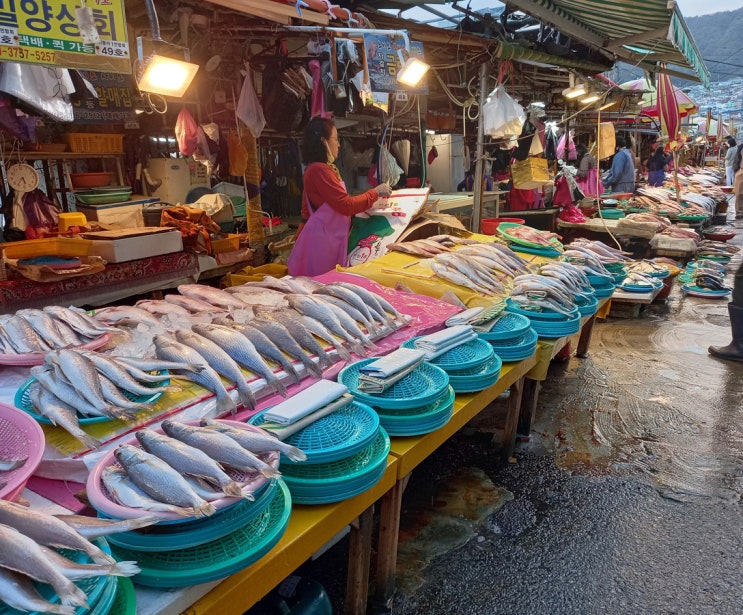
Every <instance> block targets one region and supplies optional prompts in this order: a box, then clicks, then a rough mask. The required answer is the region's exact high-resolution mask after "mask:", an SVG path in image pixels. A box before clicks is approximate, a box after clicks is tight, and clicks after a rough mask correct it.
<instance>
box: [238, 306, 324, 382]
mask: <svg viewBox="0 0 743 615" xmlns="http://www.w3.org/2000/svg"><path fill="white" fill-rule="evenodd" d="M255 313H256V316H259V317H261V318H264V319H268V320H274V321H276V322H278V323H280V324H282V325H284V327H286V330H287V331H288V332H289V334H290V335H291V336H292V337H293V338H294V339H295V340H296V341H297V343H298V344H299V345H300V346H302V348H305V349H306V350H309V351H310V352H311V353H313V354H315V355H317V358H318V359H319V361H320V366H321V367H330V366H331V365H332V364H333V360H332V359H331V358H330V357H329V356H328V355H327V353H326V352H325V349H324V348H323V347H322V346H320V344H319V343H318V342H317V340H316V339H315V338H314V337H312V335H311V334H310V333H309V332H308V331H307V330H306V329H305V328H304V325H302V323H301V322H300V321H299V320H297V319H296V318H295V317H293V316H291V315H290V314H288V313H287V312H286V311H282V310H277V309H270V308H261V307H260V306H257V307H256V308H255ZM251 324H252V321H251ZM282 348H283V346H282Z"/></svg>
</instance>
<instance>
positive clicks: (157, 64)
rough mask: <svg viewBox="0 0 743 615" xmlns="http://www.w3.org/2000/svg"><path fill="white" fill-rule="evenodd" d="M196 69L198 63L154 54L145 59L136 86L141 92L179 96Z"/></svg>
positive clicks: (181, 95)
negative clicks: (144, 64)
mask: <svg viewBox="0 0 743 615" xmlns="http://www.w3.org/2000/svg"><path fill="white" fill-rule="evenodd" d="M198 70H199V65H198V64H192V63H191V62H184V61H182V60H175V59H173V58H168V57H166V56H161V55H157V54H155V55H152V56H150V57H149V59H148V60H147V65H146V67H145V69H144V73H142V76H141V77H140V78H139V79H138V81H137V86H138V87H139V89H140V91H142V92H152V93H153V94H161V95H163V96H175V97H176V98H181V97H183V95H184V94H185V93H186V90H187V89H188V86H189V85H191V81H193V78H194V77H195V76H196V72H197V71H198Z"/></svg>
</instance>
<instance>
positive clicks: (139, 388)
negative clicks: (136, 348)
mask: <svg viewBox="0 0 743 615" xmlns="http://www.w3.org/2000/svg"><path fill="white" fill-rule="evenodd" d="M83 354H84V356H85V358H86V359H88V360H89V361H90V362H91V363H92V364H93V365H94V366H95V368H96V369H97V370H98V372H99V373H101V374H103V375H104V376H106V377H107V378H109V379H110V380H111V381H112V382H114V384H116V386H117V387H119V388H120V389H123V390H125V391H129V392H130V393H134V394H135V395H153V394H154V393H164V392H165V391H166V390H167V388H166V387H146V386H144V385H143V384H140V383H139V382H137V381H136V380H135V379H134V378H133V377H132V376H131V374H130V373H129V372H128V371H127V370H126V369H124V368H123V367H122V366H121V365H119V364H118V363H117V362H116V361H115V360H113V359H110V358H108V357H106V356H104V355H102V354H99V353H97V352H85V353H83Z"/></svg>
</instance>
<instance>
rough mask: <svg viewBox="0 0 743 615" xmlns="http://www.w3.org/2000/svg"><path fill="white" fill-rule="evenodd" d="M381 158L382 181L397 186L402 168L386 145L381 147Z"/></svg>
mask: <svg viewBox="0 0 743 615" xmlns="http://www.w3.org/2000/svg"><path fill="white" fill-rule="evenodd" d="M379 160H380V163H381V169H380V170H381V174H382V181H383V182H387V183H388V184H389V185H390V186H395V185H396V184H397V182H399V181H400V176H401V175H402V169H401V168H400V165H399V164H397V160H395V157H394V156H393V155H392V154H391V153H390V151H389V150H388V149H387V148H386V147H382V148H380V153H379Z"/></svg>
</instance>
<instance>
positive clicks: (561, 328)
mask: <svg viewBox="0 0 743 615" xmlns="http://www.w3.org/2000/svg"><path fill="white" fill-rule="evenodd" d="M507 304H508V307H507V308H506V310H507V311H509V312H511V313H514V314H520V315H522V316H526V317H527V318H529V320H530V321H531V327H532V329H534V331H536V332H537V335H538V336H539V337H546V338H557V337H564V336H565V335H573V334H574V333H578V331H580V319H581V314H580V311H579V310H578V308H577V307H575V308H573V309H572V310H571V312H570V314H568V315H565V314H560V313H559V312H554V311H551V310H550V311H547V310H543V311H541V312H536V311H530V310H524V309H522V308H520V307H519V306H517V305H516V304H515V303H513V302H512V301H511V300H510V299H508V300H507Z"/></svg>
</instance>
